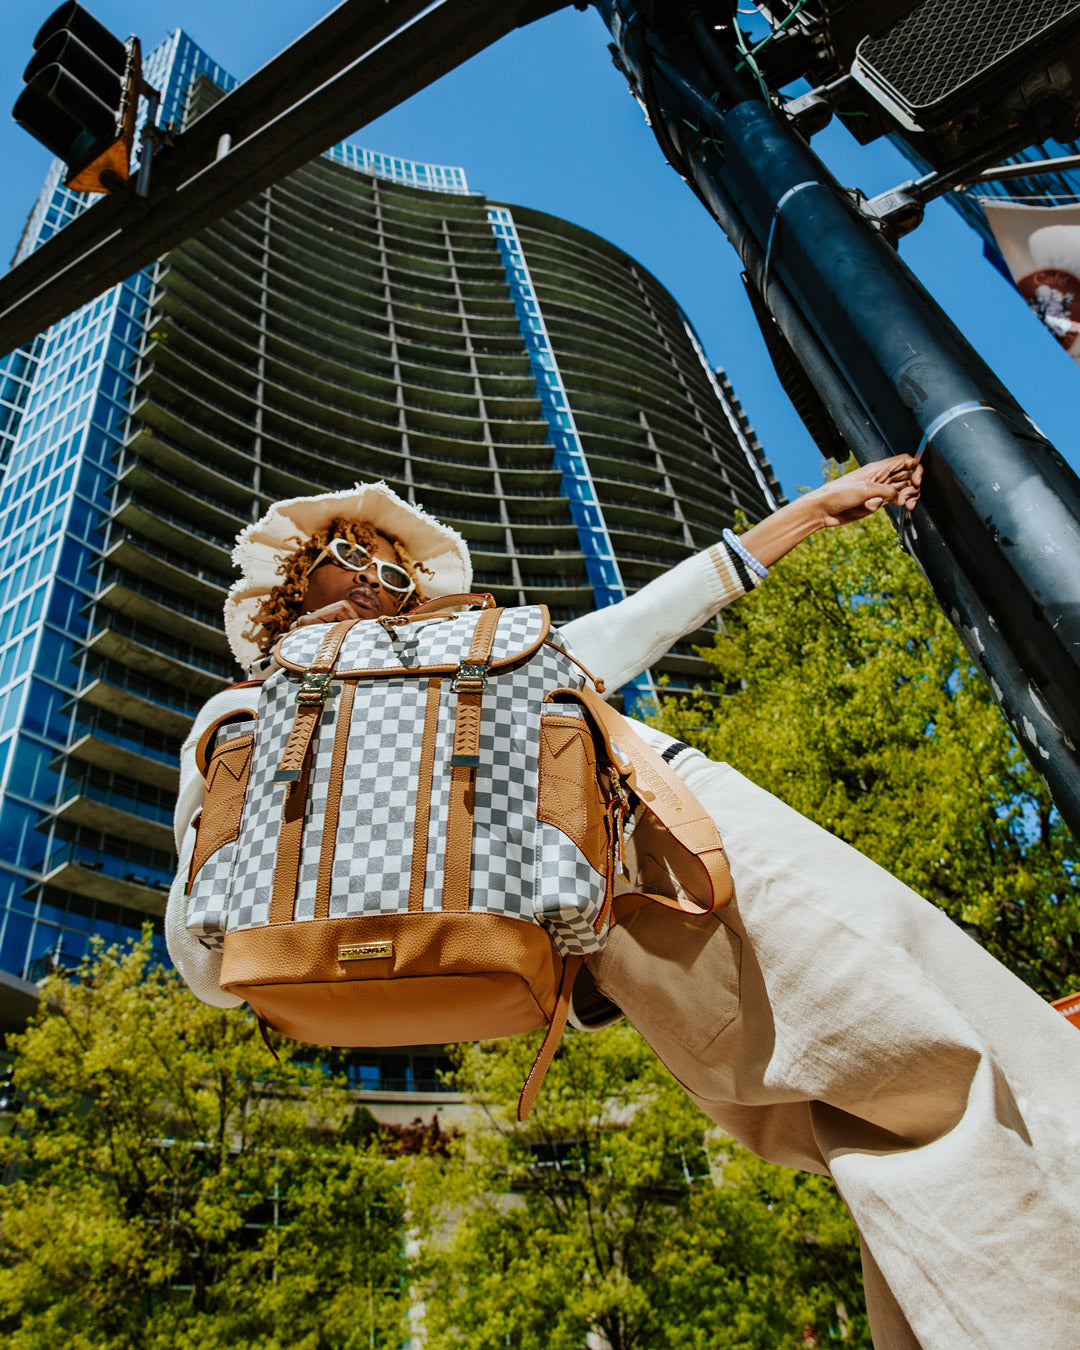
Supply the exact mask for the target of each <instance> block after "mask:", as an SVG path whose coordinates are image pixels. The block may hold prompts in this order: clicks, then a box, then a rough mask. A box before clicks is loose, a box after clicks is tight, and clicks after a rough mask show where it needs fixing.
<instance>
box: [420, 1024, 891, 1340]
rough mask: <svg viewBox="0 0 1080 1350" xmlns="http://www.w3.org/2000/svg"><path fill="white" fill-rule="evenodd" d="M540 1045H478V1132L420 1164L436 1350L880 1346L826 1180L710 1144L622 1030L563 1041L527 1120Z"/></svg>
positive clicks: (467, 1056)
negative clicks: (519, 1111) (520, 1121)
mask: <svg viewBox="0 0 1080 1350" xmlns="http://www.w3.org/2000/svg"><path fill="white" fill-rule="evenodd" d="M535 1048H536V1047H535V1044H533V1043H532V1042H531V1040H530V1039H525V1038H517V1039H515V1040H512V1041H499V1042H492V1043H487V1044H484V1045H480V1046H474V1047H469V1048H467V1049H464V1050H463V1051H462V1052H461V1057H460V1068H459V1071H458V1075H457V1081H458V1086H459V1087H461V1088H462V1089H464V1090H466V1091H467V1092H469V1093H470V1094H472V1095H473V1097H474V1099H475V1100H476V1101H477V1102H479V1103H480V1104H481V1105H482V1109H483V1113H484V1117H483V1120H482V1121H481V1122H480V1123H478V1124H477V1126H476V1128H474V1129H471V1130H469V1131H467V1132H466V1134H465V1135H464V1136H463V1137H461V1138H459V1139H457V1140H455V1141H454V1142H453V1143H452V1145H451V1147H450V1153H449V1157H448V1158H446V1159H443V1160H438V1161H436V1160H434V1159H420V1160H418V1161H417V1165H416V1169H415V1171H414V1176H413V1185H412V1187H411V1190H410V1207H411V1223H412V1225H413V1228H414V1231H415V1233H416V1234H417V1236H420V1237H421V1238H422V1241H421V1243H420V1256H419V1257H418V1260H417V1265H416V1270H415V1273H414V1287H415V1290H416V1292H417V1294H418V1295H419V1296H420V1297H422V1299H423V1306H424V1313H423V1322H424V1340H423V1344H424V1347H425V1350H451V1348H452V1347H455V1348H457V1350H460V1348H461V1347H467V1350H505V1347H507V1346H512V1347H513V1348H514V1350H583V1347H584V1346H585V1345H586V1338H587V1336H588V1335H589V1334H590V1333H592V1334H593V1335H594V1336H598V1337H600V1338H601V1339H600V1343H603V1344H605V1345H607V1346H609V1347H611V1350H779V1347H784V1346H790V1347H796V1346H801V1345H803V1344H817V1345H819V1346H828V1345H844V1346H849V1347H869V1345H870V1339H869V1334H868V1331H867V1328H866V1318H865V1310H864V1308H863V1303H862V1293H861V1284H860V1276H859V1255H858V1244H857V1239H856V1236H855V1232H854V1228H853V1226H852V1224H851V1221H850V1219H849V1218H848V1216H847V1212H846V1210H845V1209H844V1207H843V1205H842V1203H841V1202H840V1200H839V1198H838V1196H837V1195H836V1192H835V1191H834V1190H833V1188H832V1185H831V1183H830V1182H828V1181H826V1180H825V1179H824V1178H821V1177H816V1176H808V1175H804V1174H799V1173H795V1172H790V1171H785V1170H783V1169H780V1168H776V1167H771V1166H769V1165H768V1164H766V1163H763V1162H761V1161H759V1160H758V1159H757V1158H755V1157H753V1155H751V1154H749V1153H747V1152H746V1151H745V1150H744V1149H742V1148H740V1147H739V1146H738V1145H737V1144H735V1143H734V1142H733V1141H732V1140H730V1139H727V1138H726V1137H723V1136H720V1135H719V1134H717V1133H716V1132H715V1131H711V1130H710V1129H709V1122H708V1121H707V1120H706V1119H705V1118H704V1117H703V1116H702V1115H701V1113H700V1112H699V1111H698V1110H697V1108H696V1107H695V1106H693V1105H692V1104H691V1103H690V1101H689V1100H688V1099H687V1097H686V1095H685V1093H684V1092H683V1091H682V1089H681V1088H680V1087H679V1086H678V1085H677V1084H676V1083H675V1082H674V1081H673V1080H672V1079H671V1078H670V1077H669V1075H668V1074H667V1073H666V1071H665V1070H664V1069H663V1068H662V1067H661V1066H660V1064H659V1063H658V1062H657V1060H656V1059H655V1057H654V1056H653V1055H652V1053H651V1051H650V1050H649V1049H648V1048H647V1047H646V1046H645V1044H644V1042H643V1041H642V1040H641V1039H640V1037H639V1036H638V1035H637V1033H636V1032H634V1031H632V1030H631V1029H630V1028H629V1027H627V1026H625V1025H622V1026H618V1027H614V1028H612V1029H610V1030H608V1031H605V1032H599V1033H596V1034H591V1035H577V1034H573V1033H570V1034H568V1035H567V1038H566V1040H565V1041H564V1043H563V1048H562V1050H561V1051H560V1053H559V1056H558V1057H557V1059H556V1061H555V1063H554V1064H553V1066H552V1068H551V1070H550V1072H549V1074H548V1077H547V1079H546V1081H545V1083H544V1088H543V1091H542V1092H541V1093H540V1097H539V1100H538V1102H537V1104H536V1106H535V1107H534V1108H533V1112H532V1115H531V1116H530V1117H529V1119H528V1121H527V1122H526V1123H525V1124H524V1125H523V1126H519V1125H517V1123H516V1121H515V1120H514V1111H515V1108H516V1104H517V1095H518V1092H519V1090H520V1087H521V1084H522V1081H523V1079H524V1076H525V1074H526V1073H527V1071H528V1068H529V1065H530V1063H531V1058H532V1054H533V1052H534V1051H535ZM810 1333H812V1339H810V1338H809V1337H810Z"/></svg>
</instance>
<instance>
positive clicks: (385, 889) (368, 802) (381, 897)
mask: <svg viewBox="0 0 1080 1350" xmlns="http://www.w3.org/2000/svg"><path fill="white" fill-rule="evenodd" d="M426 697H427V681H426V680H412V679H388V680H378V681H375V680H372V681H367V682H365V683H363V684H361V685H360V686H359V687H358V689H357V691H356V702H355V704H354V705H353V715H352V727H353V732H354V734H353V736H352V737H351V738H350V744H351V745H356V746H357V747H358V748H360V749H361V750H362V753H361V754H360V755H358V756H349V758H348V759H347V761H346V767H345V779H344V783H343V784H342V790H341V804H340V809H339V811H338V825H337V845H336V848H335V850H334V870H333V882H332V885H331V892H330V917H331V918H338V917H344V916H347V915H354V914H356V915H359V914H396V913H398V912H400V911H403V910H404V911H407V910H408V908H409V878H410V874H411V870H412V855H413V844H414V835H415V828H414V821H415V819H416V798H417V790H418V787H419V783H420V752H421V749H422V745H423V741H422V732H423V727H424V705H425V700H426ZM313 835H314V831H313ZM312 848H314V843H313V844H312ZM307 853H308V850H307V846H306V844H305V848H304V857H305V859H306V858H307ZM316 863H317V859H316ZM304 866H305V867H306V866H307V863H306V861H305V864H304ZM306 889H307V888H306V885H305V880H304V878H303V877H302V879H301V893H302V894H304V893H305V892H306ZM311 890H312V891H314V885H312V886H311ZM306 917H308V915H307V911H306V908H305V910H304V911H299V910H298V912H297V918H306Z"/></svg>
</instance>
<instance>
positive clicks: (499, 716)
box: [190, 608, 604, 955]
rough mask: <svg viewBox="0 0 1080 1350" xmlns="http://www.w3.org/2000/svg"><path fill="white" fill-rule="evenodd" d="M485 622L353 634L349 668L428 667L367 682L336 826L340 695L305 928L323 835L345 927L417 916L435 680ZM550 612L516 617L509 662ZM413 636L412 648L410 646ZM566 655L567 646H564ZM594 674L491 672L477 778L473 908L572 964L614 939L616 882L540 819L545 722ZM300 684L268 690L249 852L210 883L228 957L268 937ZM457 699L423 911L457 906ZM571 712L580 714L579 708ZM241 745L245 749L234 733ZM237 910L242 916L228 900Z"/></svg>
mask: <svg viewBox="0 0 1080 1350" xmlns="http://www.w3.org/2000/svg"><path fill="white" fill-rule="evenodd" d="M477 618H478V615H477V614H475V613H473V614H465V615H460V616H458V617H457V618H454V619H450V620H442V621H431V622H428V623H424V624H421V625H417V626H416V627H414V628H408V629H404V630H401V629H399V630H391V631H390V632H387V631H386V630H384V629H383V628H381V627H380V626H379V625H378V624H374V623H371V624H358V625H357V626H356V627H355V628H353V629H352V630H351V632H350V633H349V635H348V637H347V639H346V643H345V645H344V647H343V650H342V653H341V656H340V658H339V662H338V666H339V668H344V669H347V668H348V667H349V666H353V667H360V666H367V667H373V668H378V667H379V666H383V667H386V666H397V665H402V664H408V665H417V666H419V667H421V670H420V671H418V672H417V676H418V677H417V676H412V675H409V676H386V677H382V678H376V679H367V680H360V681H358V682H357V686H356V697H355V702H354V705H353V712H352V719H351V735H350V752H349V755H348V756H347V759H346V766H345V775H344V781H343V783H342V789H341V798H340V803H339V809H338V815H337V820H336V822H334V821H331V820H327V819H326V818H325V817H326V807H327V800H328V789H329V782H330V770H331V765H332V759H333V749H334V738H335V732H336V721H337V713H338V707H339V704H340V694H341V688H342V686H341V684H340V682H338V681H334V682H332V684H331V686H330V690H329V693H328V697H327V702H326V706H325V709H324V711H323V714H322V717H321V720H320V724H319V727H318V729H317V732H316V737H315V740H314V745H313V752H312V753H313V759H312V767H311V778H310V784H309V793H308V802H307V810H306V819H305V825H304V835H303V844H302V852H301V859H300V870H299V879H298V893H297V898H296V906H295V911H294V917H295V919H296V920H297V921H303V920H308V919H312V918H314V914H315V891H316V885H317V880H318V871H319V861H320V856H321V852H322V847H323V838H324V833H325V831H327V830H330V829H335V828H336V840H335V848H334V866H333V871H332V883H331V895H330V915H331V917H345V916H353V915H363V914H393V913H400V912H407V910H408V897H409V882H410V876H411V870H412V859H413V851H414V847H415V844H416V841H415V839H414V834H415V829H414V822H415V818H416V803H417V795H418V789H419V786H420V782H419V779H420V756H421V751H422V737H423V728H424V710H425V704H426V699H427V688H428V681H427V677H426V675H424V674H423V671H422V668H423V667H424V666H431V665H448V664H454V663H456V662H457V661H459V660H461V659H462V658H463V657H464V656H465V654H466V653H467V651H468V648H469V644H470V643H471V641H472V635H473V629H474V628H475V625H476V621H477ZM543 625H544V618H543V615H542V613H541V611H539V610H538V609H536V608H519V609H513V610H508V611H506V613H505V614H504V615H503V616H502V619H501V620H500V623H499V626H498V629H497V631H496V637H495V644H494V653H493V654H494V656H495V657H496V659H498V658H499V657H500V656H502V657H512V656H514V655H516V654H517V653H520V652H521V651H522V650H524V649H525V648H527V647H529V646H531V645H533V644H534V643H535V642H537V641H538V639H539V638H540V637H541V635H542V634H543V631H544V629H543ZM402 635H404V636H402ZM324 636H325V630H324V628H323V627H322V626H321V625H317V626H316V625H313V626H311V627H308V628H304V629H299V630H298V631H297V632H296V633H294V634H291V635H290V636H289V638H288V639H287V647H286V653H285V654H287V655H288V656H289V658H290V659H292V660H295V661H310V660H311V659H313V658H314V656H315V653H316V652H317V651H318V648H319V645H320V644H321V642H322V639H323V637H324ZM552 637H553V639H554V640H555V641H556V642H559V643H561V644H562V645H564V646H565V643H563V640H562V638H561V636H560V635H559V634H557V633H553V634H552ZM582 682H583V681H582V676H581V673H580V671H579V670H578V668H577V667H576V666H574V665H573V663H572V662H571V661H570V660H569V659H568V658H567V656H565V655H564V654H563V653H562V652H560V651H555V650H553V649H552V648H550V647H548V646H541V647H540V648H539V650H538V651H537V652H536V653H535V654H534V655H533V656H532V657H531V658H529V659H528V660H521V661H520V662H517V663H515V664H512V665H508V666H506V667H504V668H502V669H500V670H495V671H493V672H492V674H491V676H490V679H489V683H488V687H487V689H486V691H485V692H484V695H483V699H482V704H481V707H482V716H481V725H480V767H479V768H478V769H477V770H476V777H475V807H474V836H473V867H472V885H471V896H470V907H471V909H472V910H473V911H474V912H485V913H490V914H499V915H504V916H508V917H513V918H518V919H521V920H524V921H527V922H533V923H540V924H542V925H543V926H544V927H545V928H546V930H547V931H548V933H549V934H550V936H551V938H552V940H553V941H554V943H555V945H556V946H557V948H558V949H559V950H560V951H561V952H563V953H564V954H566V955H569V954H572V953H585V952H590V951H595V950H596V949H597V948H598V947H599V946H600V945H601V943H602V939H601V938H599V937H598V936H597V934H596V933H595V932H594V931H593V927H592V925H593V923H594V922H595V920H596V917H597V915H598V914H599V911H600V906H601V904H602V902H603V892H604V879H603V877H601V876H600V874H599V873H597V872H596V871H594V870H593V868H592V867H591V866H590V865H589V863H588V862H587V861H586V859H585V857H584V856H583V855H582V854H581V852H580V851H579V849H578V848H577V846H576V845H575V844H574V843H573V842H572V841H571V840H569V839H568V838H567V837H566V836H565V835H563V834H562V833H561V832H560V831H558V830H557V829H555V828H554V827H553V826H550V825H546V824H540V823H538V822H537V819H536V806H537V793H538V774H539V738H540V715H541V711H542V707H543V698H544V695H545V694H546V693H547V692H548V691H549V690H551V689H554V688H559V687H561V686H571V687H580V685H581V684H582ZM298 683H299V676H297V675H295V674H292V673H290V672H284V671H281V672H276V673H275V674H274V675H272V676H271V677H270V678H269V679H268V680H267V681H266V683H265V684H264V686H263V692H262V698H261V701H260V710H259V722H258V735H257V740H256V752H255V757H254V761H253V764H252V769H251V777H250V780H249V784H248V793H247V802H246V805H245V809H244V818H243V822H242V825H241V835H240V839H239V840H238V841H237V843H236V844H235V845H229V846H226V847H225V848H223V849H221V850H220V851H219V854H218V855H215V857H214V859H212V860H211V862H209V863H207V865H206V867H204V869H203V873H201V874H200V878H201V876H202V875H203V874H205V875H206V881H207V887H206V891H207V894H206V897H205V899H204V900H202V901H200V902H198V903H196V902H194V900H193V904H192V908H191V910H190V915H191V918H192V919H193V920H194V919H195V918H196V916H197V917H198V923H199V925H200V930H199V935H200V938H201V939H202V940H204V941H207V942H215V943H218V944H220V941H221V935H222V931H223V930H226V929H227V931H229V932H232V931H234V930H236V929H242V928H251V927H257V926H260V925H264V924H266V923H268V922H269V917H270V898H271V891H272V887H273V879H274V864H275V860H276V851H277V839H278V832H279V829H280V824H281V812H282V806H283V804H284V798H285V791H286V789H284V788H282V787H275V786H273V784H272V779H273V775H274V772H275V771H276V769H277V765H278V761H279V759H280V756H281V751H282V749H283V747H284V744H285V741H286V739H287V737H288V734H289V729H290V727H291V726H292V722H293V718H294V716H295V712H296V689H297V686H298ZM456 708H457V695H455V694H454V693H452V691H451V689H450V680H449V679H448V678H444V679H443V681H442V685H441V694H440V704H439V714H438V720H437V730H436V749H435V761H434V770H433V776H432V793H431V811H430V823H429V831H428V839H427V869H426V877H425V891H424V908H425V910H429V911H433V912H437V911H439V910H440V909H441V906H442V884H443V872H444V867H445V853H446V838H445V835H446V818H447V812H448V803H449V791H450V783H451V776H450V756H451V753H452V747H453V735H454V718H455V713H456ZM563 711H565V712H567V713H573V712H575V711H576V710H575V709H573V708H572V707H571V706H567V707H566V708H565V709H563ZM229 734H237V732H236V731H235V730H234V729H232V728H230V731H229ZM226 893H227V895H228V897H229V899H228V903H227V904H225V903H223V897H224V896H225V895H226Z"/></svg>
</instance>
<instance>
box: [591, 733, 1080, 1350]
mask: <svg viewBox="0 0 1080 1350" xmlns="http://www.w3.org/2000/svg"><path fill="white" fill-rule="evenodd" d="M641 730H642V731H643V732H644V728H642V729H641ZM649 739H650V740H652V741H653V743H654V744H656V745H658V747H659V748H663V746H664V745H670V744H671V742H670V741H668V740H667V738H661V737H658V735H657V733H652V734H651V735H650V736H649ZM675 767H676V770H677V772H679V774H680V776H681V777H683V778H684V779H685V780H686V781H687V782H688V783H689V785H690V787H691V788H692V789H693V791H694V792H695V793H696V794H697V796H698V798H699V799H700V800H701V802H702V803H703V804H704V805H705V806H706V807H707V808H708V810H709V811H710V813H711V814H712V815H713V817H714V818H715V820H716V821H717V823H718V825H719V827H720V831H721V834H722V835H723V838H724V842H725V846H726V848H727V850H728V854H729V858H730V863H731V871H732V875H733V878H734V882H735V897H734V899H733V900H732V902H731V904H730V905H729V906H727V907H726V908H724V909H722V910H720V911H719V912H718V913H717V914H716V915H714V916H708V917H706V918H697V919H695V918H691V917H683V916H682V915H680V914H678V913H675V912H674V911H671V910H664V909H661V908H660V907H659V906H653V905H650V906H646V907H645V908H643V909H639V910H637V911H636V912H635V913H633V914H632V915H630V916H629V918H628V920H627V921H626V922H625V923H624V924H622V925H621V926H619V927H618V928H617V929H615V931H614V932H613V934H612V936H611V940H610V943H609V945H608V947H607V949H606V950H605V951H604V952H603V953H602V954H601V955H600V956H599V957H597V958H595V959H594V960H593V961H592V962H590V969H591V972H592V974H593V976H594V978H595V980H596V983H597V985H598V987H599V988H600V990H601V992H603V993H604V994H606V995H607V996H608V997H609V998H611V999H612V1000H613V1001H614V1002H615V1003H616V1004H618V1006H619V1007H620V1008H622V1009H623V1011H624V1012H625V1013H626V1016H627V1017H628V1018H629V1020H630V1022H631V1023H632V1024H633V1025H634V1026H635V1027H637V1028H638V1030H639V1031H640V1032H641V1033H642V1034H643V1035H644V1036H645V1038H646V1040H647V1041H648V1042H649V1044H650V1045H651V1046H652V1047H653V1049H654V1050H655V1051H656V1053H657V1054H658V1055H659V1057H660V1058H661V1060H663V1062H664V1063H665V1064H666V1065H667V1067H668V1068H669V1069H670V1070H671V1072H672V1073H673V1074H674V1075H675V1077H676V1078H677V1079H678V1080H679V1082H680V1083H682V1085H683V1086H684V1087H685V1089H686V1091H687V1092H688V1093H689V1094H690V1096H691V1097H692V1098H693V1100H694V1101H695V1102H697V1104H698V1105H699V1106H700V1107H701V1109H702V1110H703V1111H704V1112H705V1113H706V1114H707V1115H708V1116H710V1117H712V1119H713V1120H715V1121H716V1122H717V1123H718V1124H719V1125H721V1126H722V1127H723V1128H724V1129H725V1130H727V1131H728V1132H729V1133H730V1134H732V1135H734V1136H735V1138H737V1139H739V1140H741V1141H742V1142H743V1143H744V1144H746V1145H748V1146H749V1147H750V1148H752V1149H753V1150H754V1151H755V1152H756V1153H758V1154H760V1155H761V1156H762V1157H763V1158H767V1159H769V1160H770V1161H772V1162H776V1163H781V1164H784V1165H786V1166H789V1167H798V1168H805V1169H807V1170H809V1171H813V1172H822V1173H827V1174H829V1175H831V1176H832V1177H833V1178H834V1180H835V1182H836V1185H837V1187H838V1188H839V1190H840V1192H841V1194H842V1195H843V1197H844V1200H845V1201H846V1203H847V1205H848V1207H849V1209H850V1210H851V1213H852V1215H853V1216H854V1219H855V1222H856V1224H857V1225H858V1228H859V1231H860V1233H861V1235H862V1240H863V1261H864V1272H865V1277H866V1293H867V1302H868V1305H869V1311H870V1320H871V1329H872V1332H873V1336H874V1344H875V1346H876V1347H877V1348H878V1350H910V1348H911V1347H922V1350H968V1348H969V1347H970V1350H1072V1348H1073V1347H1075V1346H1076V1345H1077V1344H1078V1343H1080V1031H1078V1030H1077V1029H1076V1028H1075V1027H1073V1026H1072V1025H1070V1024H1069V1023H1068V1022H1066V1021H1065V1019H1064V1018H1063V1017H1061V1016H1060V1014H1058V1013H1057V1012H1056V1011H1054V1010H1053V1009H1052V1008H1050V1007H1049V1006H1048V1005H1047V1004H1046V1003H1044V1002H1043V1000H1042V999H1041V998H1039V997H1038V995H1036V994H1034V993H1032V991H1031V990H1030V989H1028V988H1027V986H1026V985H1024V984H1023V983H1021V981H1019V980H1018V979H1016V978H1015V977H1014V976H1012V975H1010V974H1009V973H1008V971H1006V970H1005V968H1004V967H1003V966H1001V965H1000V964H999V963H998V962H996V961H995V960H994V959H993V958H992V957H991V956H989V955H988V954H987V953H986V952H985V951H983V949H982V948H981V947H980V946H979V945H978V944H977V943H975V942H974V941H972V939H971V938H969V937H968V936H967V935H966V934H965V933H964V932H963V931H962V930H961V929H960V928H958V927H957V926H956V925H955V924H953V923H952V922H951V921H950V920H949V919H948V918H946V917H945V915H944V914H942V913H940V912H939V911H938V910H936V909H935V908H934V907H933V906H932V905H930V904H928V903H927V902H926V901H925V900H923V899H922V898H921V897H919V896H918V895H916V894H915V893H914V892H913V891H910V890H909V889H908V888H907V887H906V886H903V885H902V884H901V883H900V882H898V881H897V880H896V879H895V878H894V877H892V876H890V875H889V874H888V873H887V872H885V871H883V870H882V869H881V868H879V867H878V866H877V865H876V864H874V863H872V862H870V861H868V860H867V859H866V858H864V857H862V855H861V854H859V853H857V852H855V850H853V849H851V848H849V847H848V846H847V845H846V844H843V843H841V842H840V841H839V840H837V839H834V838H833V837H832V836H831V835H830V834H828V833H826V832H825V831H824V830H821V829H819V828H818V826H816V825H813V824H811V823H810V822H809V821H808V820H805V819H804V818H803V817H802V816H800V815H799V814H798V813H797V812H795V811H793V810H791V809H790V808H789V807H787V806H785V805H784V804H783V803H782V802H779V801H777V800H776V798H774V797H772V796H770V795H769V794H768V793H767V792H764V791H763V790H762V789H760V788H758V787H755V786H754V784H752V783H750V782H748V781H747V780H746V779H745V778H743V777H742V776H741V775H740V774H738V773H736V772H735V770H734V769H731V768H729V767H728V766H727V765H722V764H715V763H713V762H711V761H709V760H707V759H706V758H705V757H704V756H702V755H700V754H698V753H697V752H684V753H683V754H682V755H680V756H679V758H678V760H677V761H676V764H675Z"/></svg>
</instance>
